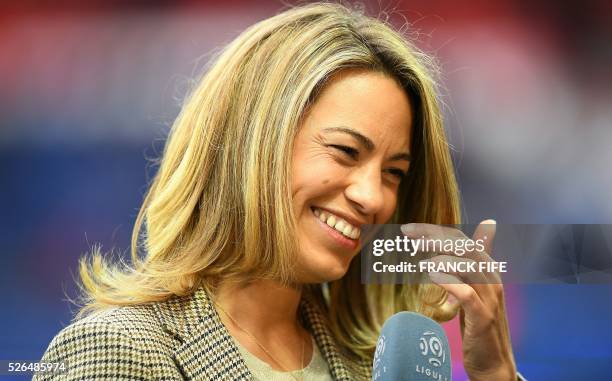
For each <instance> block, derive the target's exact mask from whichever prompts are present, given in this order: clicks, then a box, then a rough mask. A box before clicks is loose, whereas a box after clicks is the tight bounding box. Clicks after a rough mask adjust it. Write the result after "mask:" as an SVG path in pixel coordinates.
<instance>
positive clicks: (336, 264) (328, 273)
mask: <svg viewBox="0 0 612 381" xmlns="http://www.w3.org/2000/svg"><path fill="white" fill-rule="evenodd" d="M349 265H350V261H348V262H346V263H342V262H341V261H339V260H338V259H337V258H334V259H333V260H330V261H325V262H324V263H321V262H319V263H317V264H311V265H310V266H306V269H307V270H306V271H304V273H303V276H302V277H301V278H302V279H304V281H305V283H324V282H331V281H334V280H338V279H340V278H342V277H343V276H344V275H346V273H347V271H348V269H349Z"/></svg>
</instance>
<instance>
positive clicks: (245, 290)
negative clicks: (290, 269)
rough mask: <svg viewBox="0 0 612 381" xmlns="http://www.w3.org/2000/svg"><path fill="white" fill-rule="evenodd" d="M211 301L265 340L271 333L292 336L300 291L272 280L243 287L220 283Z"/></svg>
mask: <svg viewBox="0 0 612 381" xmlns="http://www.w3.org/2000/svg"><path fill="white" fill-rule="evenodd" d="M215 295H216V296H215V302H216V303H217V304H218V305H220V306H221V308H223V310H225V311H227V313H229V314H230V315H231V316H232V317H233V318H234V319H236V320H237V321H238V322H240V324H241V325H243V326H244V328H246V329H247V330H249V331H252V332H257V333H259V334H260V335H261V336H263V337H266V336H268V335H273V334H274V333H275V332H282V331H284V332H286V333H295V332H296V329H298V330H299V327H298V323H297V322H298V307H299V304H300V299H301V296H302V290H301V289H298V288H293V287H288V286H282V285H281V284H279V283H278V282H275V281H272V280H257V281H254V282H251V283H249V284H247V285H238V284H232V283H227V282H226V283H221V284H220V285H219V287H218V288H217V292H216V293H215Z"/></svg>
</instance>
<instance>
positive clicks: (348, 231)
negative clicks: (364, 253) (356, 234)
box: [336, 224, 353, 237]
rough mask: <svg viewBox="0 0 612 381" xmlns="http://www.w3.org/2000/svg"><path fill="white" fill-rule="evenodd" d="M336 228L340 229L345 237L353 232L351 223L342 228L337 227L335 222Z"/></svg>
mask: <svg viewBox="0 0 612 381" xmlns="http://www.w3.org/2000/svg"><path fill="white" fill-rule="evenodd" d="M336 229H338V230H340V231H341V232H342V234H344V235H345V236H347V237H350V236H351V233H352V232H353V227H352V226H351V225H346V226H345V227H344V229H342V228H339V227H338V224H336Z"/></svg>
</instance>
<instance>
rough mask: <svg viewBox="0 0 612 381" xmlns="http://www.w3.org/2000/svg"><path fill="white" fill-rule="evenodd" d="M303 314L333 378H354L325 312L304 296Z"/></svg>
mask: <svg viewBox="0 0 612 381" xmlns="http://www.w3.org/2000/svg"><path fill="white" fill-rule="evenodd" d="M300 309H301V316H302V319H303V321H304V323H305V325H306V327H305V328H306V329H307V330H308V331H310V333H312V335H313V336H314V338H315V341H316V342H317V345H318V346H319V350H320V351H321V354H322V355H323V357H324V358H325V360H326V361H327V364H328V365H329V370H330V372H331V374H332V378H333V379H334V380H337V381H340V380H342V381H344V380H353V379H354V378H353V377H351V375H350V373H349V371H348V369H347V367H346V361H347V360H346V358H345V357H344V356H342V354H341V352H340V351H339V349H338V346H337V345H336V343H335V341H334V339H333V336H332V333H331V331H330V330H329V327H328V325H327V324H326V320H325V317H324V315H323V312H322V311H321V310H320V309H319V307H318V306H317V305H316V304H315V303H314V302H313V301H311V300H310V299H308V298H306V297H304V298H302V302H301V304H300Z"/></svg>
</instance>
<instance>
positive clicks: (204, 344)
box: [158, 289, 253, 381]
mask: <svg viewBox="0 0 612 381" xmlns="http://www.w3.org/2000/svg"><path fill="white" fill-rule="evenodd" d="M158 312H159V314H160V316H161V318H162V322H164V323H165V324H164V325H165V326H166V329H167V331H168V333H171V334H173V335H174V336H175V337H176V338H177V339H178V340H179V341H180V342H181V344H180V345H179V346H178V347H177V348H176V350H175V351H174V359H175V362H176V364H177V366H178V368H179V369H180V370H181V372H182V373H183V375H184V376H185V379H187V380H224V381H225V380H234V381H238V380H252V379H253V377H252V375H251V372H250V371H249V369H248V368H247V366H246V364H245V363H244V361H243V359H242V356H241V355H240V352H239V351H238V348H236V345H235V344H234V341H233V339H232V337H231V336H230V335H229V333H228V332H227V330H226V329H225V326H224V325H223V323H221V320H220V319H219V316H218V315H217V312H216V310H215V309H214V308H213V307H212V303H211V302H210V299H209V297H208V295H207V294H206V292H205V291H204V290H203V289H199V290H198V291H196V292H195V294H193V295H192V296H189V297H186V298H181V299H175V300H172V301H168V302H166V303H164V304H159V305H158Z"/></svg>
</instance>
